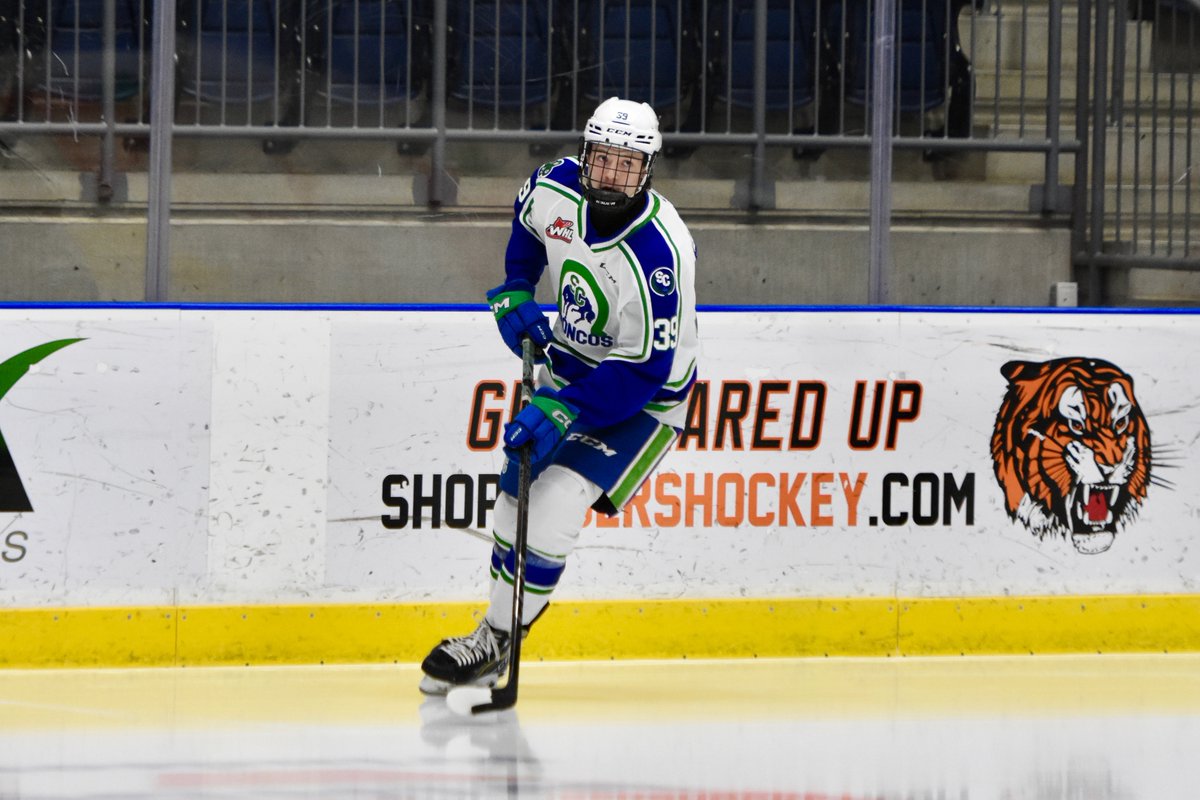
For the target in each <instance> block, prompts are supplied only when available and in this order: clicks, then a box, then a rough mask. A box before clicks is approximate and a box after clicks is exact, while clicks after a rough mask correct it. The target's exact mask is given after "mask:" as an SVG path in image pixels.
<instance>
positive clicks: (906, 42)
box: [826, 0, 965, 112]
mask: <svg viewBox="0 0 1200 800" xmlns="http://www.w3.org/2000/svg"><path fill="white" fill-rule="evenodd" d="M960 7H961V6H960ZM872 8H873V6H872V4H871V3H870V0H844V2H841V1H840V0H837V1H835V2H834V3H833V4H832V5H831V7H830V11H829V15H828V17H827V22H828V24H827V28H826V30H827V31H828V32H829V35H830V39H831V41H834V42H837V41H838V39H840V38H841V37H842V35H843V33H844V36H845V42H844V58H843V60H842V62H841V69H842V75H843V79H844V81H845V91H846V99H847V100H848V101H849V102H851V103H853V104H854V105H857V106H862V107H866V106H869V105H870V103H871V66H870V65H871V56H870V53H871V48H872V37H871V31H872V28H873V22H874V20H873V19H872V14H873V11H872ZM957 11H958V8H956V7H953V6H952V4H951V0H899V13H898V14H897V18H896V38H895V52H896V65H895V78H896V90H897V94H896V102H897V105H898V106H899V110H900V111H901V112H920V111H930V110H932V109H934V108H937V107H939V106H942V105H944V104H946V102H947V101H948V100H949V89H950V85H951V84H952V83H954V80H955V77H957V76H954V77H952V76H951V74H950V73H951V70H952V69H953V68H955V67H956V66H957V64H956V63H955V62H956V60H957V59H956V58H955V57H956V56H957V57H958V58H963V57H962V53H961V48H959V47H958V42H957V36H956V35H955V34H954V31H955V30H956V17H957ZM843 14H845V17H844V19H843V16H842V15H843ZM833 49H834V52H835V53H842V52H843V50H842V47H841V46H839V45H836V44H835V46H834V48H833ZM963 61H965V58H963Z"/></svg>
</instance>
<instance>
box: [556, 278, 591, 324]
mask: <svg viewBox="0 0 1200 800" xmlns="http://www.w3.org/2000/svg"><path fill="white" fill-rule="evenodd" d="M562 299H563V314H564V315H565V314H566V313H567V312H568V311H573V312H574V313H575V320H574V322H575V324H577V325H578V324H579V323H581V322H595V321H596V309H595V307H594V306H593V305H592V301H591V299H589V298H588V296H587V293H586V292H585V291H583V287H581V286H576V287H574V288H572V287H571V286H564V287H563V296H562Z"/></svg>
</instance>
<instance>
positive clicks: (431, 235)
mask: <svg viewBox="0 0 1200 800" xmlns="http://www.w3.org/2000/svg"><path fill="white" fill-rule="evenodd" d="M684 217H685V219H687V218H688V214H687V212H686V211H685V212H684ZM690 224H691V227H692V231H693V234H694V236H695V238H696V242H697V246H698V248H699V252H700V265H699V270H698V274H697V296H698V299H699V302H701V303H705V304H713V303H732V304H757V303H763V304H824V303H830V304H849V303H865V302H866V299H867V248H868V232H867V228H866V226H865V225H834V224H828V225H826V224H802V223H789V222H758V223H755V222H724V221H711V220H710V219H706V218H705V217H704V216H703V215H697V219H695V220H693V221H690ZM508 231H509V219H508V217H507V215H506V214H505V213H503V212H490V211H489V212H486V213H468V212H452V213H446V214H428V213H424V212H404V213H401V214H395V215H374V216H356V217H353V218H351V217H337V216H296V215H293V216H271V215H254V214H252V213H249V212H245V213H222V214H205V215H195V216H188V215H180V214H177V215H176V216H175V217H174V218H173V225H172V234H171V237H172V238H171V247H172V262H171V274H170V277H169V298H168V299H169V300H171V301H173V302H199V301H205V302H300V303H303V302H322V303H325V302H328V303H361V302H380V303H393V302H395V303H400V302H446V303H461V302H482V298H483V292H484V291H485V290H486V289H488V288H489V287H491V286H493V285H495V284H496V283H499V281H500V280H501V276H502V274H503V257H504V245H505V242H506V240H507V237H508ZM145 236H146V225H145V221H144V218H139V217H137V216H134V215H129V216H124V217H123V216H120V215H111V216H104V217H99V218H96V217H83V216H80V217H62V216H58V215H47V216H45V217H40V218H39V217H7V218H3V219H0V244H2V247H3V253H4V262H5V263H4V269H3V273H2V275H0V300H44V301H56V300H97V301H112V300H132V301H137V300H142V299H144V290H143V286H144V278H145V276H144V271H145V268H144V259H145ZM1069 245H1070V235H1069V232H1068V231H1066V230H1061V229H1042V228H1038V227H1032V226H1028V225H1017V224H1014V225H1012V226H1004V225H997V226H990V227H989V226H958V227H938V226H933V225H922V226H908V225H903V224H899V225H897V226H896V227H895V228H894V229H893V241H892V246H893V256H894V258H895V271H894V283H893V302H895V303H900V304H930V305H1013V306H1041V305H1047V304H1048V301H1049V297H1050V288H1051V286H1052V284H1054V283H1055V282H1058V281H1067V280H1071V277H1070V275H1071V269H1070V246H1069Z"/></svg>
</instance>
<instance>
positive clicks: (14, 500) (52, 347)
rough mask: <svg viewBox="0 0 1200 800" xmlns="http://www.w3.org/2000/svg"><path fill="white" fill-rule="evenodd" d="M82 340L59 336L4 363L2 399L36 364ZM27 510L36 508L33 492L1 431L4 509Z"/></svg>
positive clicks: (0, 370) (0, 487)
mask: <svg viewBox="0 0 1200 800" xmlns="http://www.w3.org/2000/svg"><path fill="white" fill-rule="evenodd" d="M81 341H83V340H82V339H59V340H57V341H54V342H46V343H45V344H41V345H38V346H37V347H31V348H29V349H28V350H26V351H25V352H23V353H18V354H17V355H15V356H13V357H12V358H10V359H8V360H7V361H5V362H4V363H3V364H0V400H3V399H4V396H5V395H6V394H8V390H9V389H11V388H12V387H13V386H14V385H16V383H17V381H19V380H21V378H23V377H25V375H26V373H28V372H29V368H30V367H32V366H33V365H34V364H36V363H38V362H39V361H41V360H42V359H43V358H45V357H46V356H48V355H50V354H52V353H56V352H58V351H59V350H61V349H63V348H64V347H66V346H67V345H71V344H75V343H76V342H81ZM24 511H33V506H32V505H31V504H30V502H29V495H28V494H26V492H25V486H24V484H22V483H21V475H20V473H18V472H17V465H16V462H14V461H13V458H12V454H11V453H10V452H9V450H8V443H7V442H5V441H4V434H3V432H2V431H0V513H21V512H24Z"/></svg>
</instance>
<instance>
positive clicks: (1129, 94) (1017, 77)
mask: <svg viewBox="0 0 1200 800" xmlns="http://www.w3.org/2000/svg"><path fill="white" fill-rule="evenodd" d="M1189 86H1190V87H1191V92H1192V95H1193V98H1195V97H1196V96H1200V76H1197V75H1189V74H1184V73H1172V72H1152V71H1149V70H1141V71H1138V72H1127V73H1125V77H1124V80H1123V81H1122V83H1121V88H1122V93H1121V96H1122V99H1123V100H1124V102H1125V105H1126V108H1127V109H1128V110H1130V111H1132V109H1133V108H1134V106H1135V105H1138V106H1141V107H1142V108H1146V109H1149V108H1158V109H1159V110H1160V111H1166V110H1168V109H1170V108H1171V107H1172V101H1171V97H1172V91H1173V92H1174V97H1175V101H1174V107H1175V108H1177V109H1180V110H1182V111H1185V112H1186V110H1187V97H1188V88H1189ZM1077 88H1078V85H1077V84H1076V81H1075V76H1074V75H1073V74H1072V75H1063V76H1062V79H1061V80H1060V82H1059V98H1060V100H1061V101H1062V102H1063V103H1064V104H1065V105H1066V106H1067V107H1068V108H1070V109H1072V110H1073V109H1074V105H1075V100H1076V98H1077V97H1078V91H1077ZM1049 89H1050V81H1049V77H1048V74H1047V72H1046V70H1044V69H1033V68H1030V69H1027V70H1025V72H1024V73H1023V74H1022V73H1021V71H1020V70H1002V71H1001V72H1000V73H998V74H994V75H987V76H984V75H979V74H977V75H976V78H975V105H976V108H979V107H987V108H989V109H990V108H991V107H992V106H993V104H996V103H998V104H999V105H1000V107H1001V109H1003V110H1013V109H1015V108H1017V106H1018V104H1019V103H1020V102H1021V101H1022V98H1023V99H1024V102H1025V105H1026V106H1027V108H1028V109H1029V110H1031V111H1034V112H1036V111H1039V110H1040V111H1044V110H1045V104H1046V97H1047V95H1048V93H1049ZM1088 94H1089V95H1090V94H1091V85H1090V84H1089V86H1088ZM1109 97H1110V98H1111V97H1112V92H1111V82H1110V91H1109ZM1192 114H1193V115H1194V114H1196V111H1195V109H1192Z"/></svg>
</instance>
